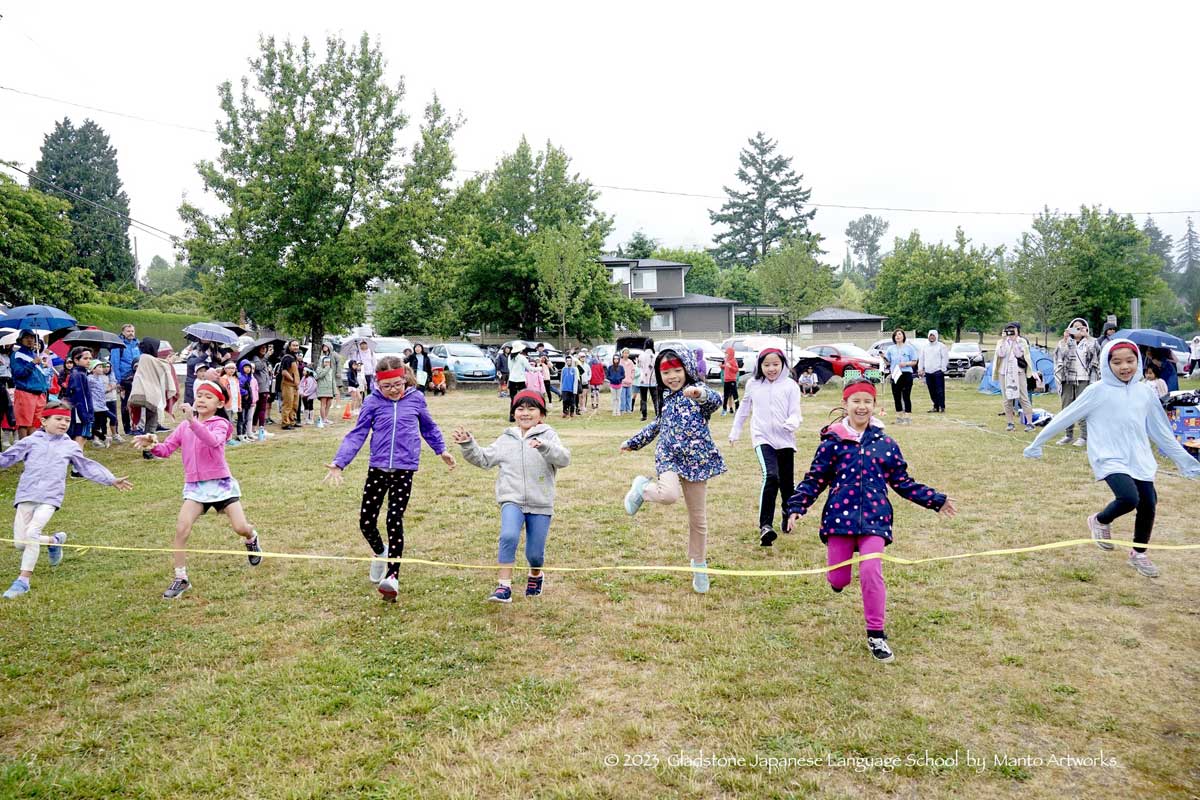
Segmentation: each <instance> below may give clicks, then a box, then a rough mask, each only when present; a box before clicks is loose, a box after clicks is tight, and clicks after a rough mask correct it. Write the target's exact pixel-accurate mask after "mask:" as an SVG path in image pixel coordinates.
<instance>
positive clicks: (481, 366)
mask: <svg viewBox="0 0 1200 800" xmlns="http://www.w3.org/2000/svg"><path fill="white" fill-rule="evenodd" d="M429 361H430V364H431V365H432V366H434V367H445V368H446V369H448V370H450V371H451V372H453V373H454V377H455V379H456V380H458V381H460V382H462V383H469V382H471V381H494V380H496V365H495V364H493V363H492V360H491V359H490V358H488V357H487V353H485V352H483V351H482V350H480V349H479V348H478V347H477V346H476V345H473V344H470V343H468V342H445V343H443V344H435V345H434V346H433V347H431V348H429Z"/></svg>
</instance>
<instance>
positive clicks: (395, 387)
mask: <svg viewBox="0 0 1200 800" xmlns="http://www.w3.org/2000/svg"><path fill="white" fill-rule="evenodd" d="M416 386H417V377H416V374H415V373H413V371H412V368H411V367H409V366H407V365H406V364H405V363H404V361H403V360H402V359H400V358H397V357H395V356H384V357H383V358H381V359H379V363H377V364H376V365H375V388H374V390H373V391H372V392H371V394H370V395H369V396H368V397H367V399H366V400H365V401H363V405H362V408H361V409H360V410H359V412H358V422H356V423H355V425H354V427H353V428H351V429H350V432H349V433H347V434H346V438H345V439H343V440H342V445H341V447H339V448H338V451H337V455H335V456H334V457H333V462H332V463H330V464H328V465H327V468H328V470H329V472H328V473H326V475H325V478H324V479H323V480H322V481H321V482H322V483H326V482H328V483H330V484H331V485H333V486H341V484H342V470H344V469H345V468H346V467H347V466H349V464H350V462H351V461H353V460H354V457H355V456H356V455H357V454H358V451H359V450H360V449H362V446H363V444H365V443H366V441H367V435H368V434H370V436H371V460H370V462H369V465H368V467H367V482H366V485H364V486H363V497H362V508H361V510H360V512H359V515H358V527H359V530H361V531H362V535H363V538H364V539H366V540H367V544H369V545H370V546H371V552H372V553H373V554H374V555H375V559H376V560H373V561H372V562H371V571H370V577H371V582H372V583H376V584H378V585H379V593H380V594H381V595H383V599H384V600H386V601H388V602H392V603H394V602H395V601H396V595H397V594H398V593H399V591H400V562H399V561H385V560H384V559H399V558H401V557H402V556H403V555H404V511H405V509H407V508H408V501H409V498H410V496H411V495H412V482H413V475H414V474H416V471H417V467H418V466H419V463H420V460H421V439H424V440H425V441H426V442H427V443H428V444H429V446H430V447H431V448H433V452H435V453H437V454H438V455H439V456H441V459H442V461H444V462H446V466H447V467H449V468H450V469H454V456H453V454H451V453H450V452H449V451H447V450H446V443H445V442H444V441H443V440H442V432H441V431H440V430H439V429H438V426H437V424H436V423H435V422H434V421H433V417H431V416H430V415H429V409H428V407H427V406H426V405H425V395H424V394H422V393H421V392H419V391H417V390H416ZM385 496H386V497H387V498H388V510H387V535H388V540H387V547H386V548H385V547H384V545H383V539H382V538H381V537H380V535H379V509H380V508H381V507H382V506H383V498H384V497H385Z"/></svg>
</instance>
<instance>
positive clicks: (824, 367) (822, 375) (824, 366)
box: [792, 356, 833, 386]
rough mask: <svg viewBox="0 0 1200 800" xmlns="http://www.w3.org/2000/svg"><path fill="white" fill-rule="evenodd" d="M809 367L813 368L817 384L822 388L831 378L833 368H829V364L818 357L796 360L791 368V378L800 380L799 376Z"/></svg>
mask: <svg viewBox="0 0 1200 800" xmlns="http://www.w3.org/2000/svg"><path fill="white" fill-rule="evenodd" d="M809 367H812V368H813V372H815V373H816V375H817V383H819V384H821V385H822V386H823V385H825V383H827V382H828V381H829V379H830V378H832V377H833V367H831V366H829V362H828V361H826V360H825V359H823V358H821V357H819V356H812V357H802V358H797V359H796V363H795V365H793V366H792V378H794V379H795V380H800V376H801V375H803V374H804V371H805V370H807V369H808V368H809Z"/></svg>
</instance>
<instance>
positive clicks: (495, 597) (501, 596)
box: [488, 586, 512, 603]
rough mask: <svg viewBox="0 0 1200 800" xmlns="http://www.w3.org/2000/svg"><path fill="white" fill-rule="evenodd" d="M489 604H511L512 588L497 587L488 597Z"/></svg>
mask: <svg viewBox="0 0 1200 800" xmlns="http://www.w3.org/2000/svg"><path fill="white" fill-rule="evenodd" d="M488 602H489V603H511V602H512V587H511V586H497V587H496V591H494V592H492V594H491V596H489V597H488Z"/></svg>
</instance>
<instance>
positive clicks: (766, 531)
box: [758, 525, 779, 547]
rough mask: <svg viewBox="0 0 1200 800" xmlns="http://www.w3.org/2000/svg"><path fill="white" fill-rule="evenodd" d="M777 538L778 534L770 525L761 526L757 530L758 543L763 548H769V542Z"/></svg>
mask: <svg viewBox="0 0 1200 800" xmlns="http://www.w3.org/2000/svg"><path fill="white" fill-rule="evenodd" d="M778 538H779V534H777V533H776V532H775V529H774V528H772V527H771V526H770V525H763V526H762V527H761V528H759V529H758V543H759V544H760V545H762V546H763V547H770V546H771V542H773V541H775V540H776V539H778Z"/></svg>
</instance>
